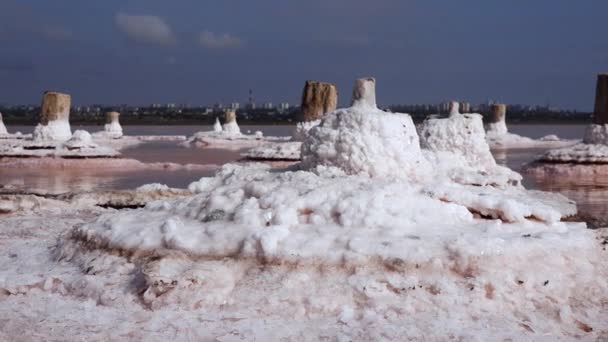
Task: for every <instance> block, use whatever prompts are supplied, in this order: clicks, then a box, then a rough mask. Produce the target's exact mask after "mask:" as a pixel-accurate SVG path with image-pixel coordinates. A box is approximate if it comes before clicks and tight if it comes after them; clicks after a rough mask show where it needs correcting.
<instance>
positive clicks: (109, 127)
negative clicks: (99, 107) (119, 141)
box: [104, 112, 122, 137]
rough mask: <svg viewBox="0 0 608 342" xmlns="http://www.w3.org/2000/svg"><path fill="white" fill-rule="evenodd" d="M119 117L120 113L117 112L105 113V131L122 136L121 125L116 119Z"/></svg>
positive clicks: (114, 135) (115, 135)
mask: <svg viewBox="0 0 608 342" xmlns="http://www.w3.org/2000/svg"><path fill="white" fill-rule="evenodd" d="M119 117H120V113H118V112H107V113H106V125H105V126H104V129H105V131H106V133H108V134H109V135H111V136H113V137H121V136H122V127H121V126H120V122H119V121H118V119H119Z"/></svg>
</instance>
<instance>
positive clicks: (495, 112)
mask: <svg viewBox="0 0 608 342" xmlns="http://www.w3.org/2000/svg"><path fill="white" fill-rule="evenodd" d="M506 116H507V105H505V104H502V103H494V104H492V105H491V106H490V114H489V115H488V116H487V117H486V118H485V121H486V125H485V126H486V131H487V132H488V134H495V135H502V134H506V133H507V132H508V131H507V124H506V122H505V118H506Z"/></svg>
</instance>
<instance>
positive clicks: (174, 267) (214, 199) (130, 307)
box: [0, 79, 608, 340]
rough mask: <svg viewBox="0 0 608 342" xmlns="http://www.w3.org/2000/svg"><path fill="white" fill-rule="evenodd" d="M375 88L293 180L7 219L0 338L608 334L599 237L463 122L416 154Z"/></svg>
mask: <svg viewBox="0 0 608 342" xmlns="http://www.w3.org/2000/svg"><path fill="white" fill-rule="evenodd" d="M373 86H374V82H373V80H371V79H362V80H360V81H359V82H358V83H357V87H356V88H355V94H356V95H355V101H353V104H354V105H353V106H352V107H351V108H347V109H341V110H337V111H334V112H332V113H329V114H328V115H327V116H326V117H325V118H324V119H323V120H322V121H321V123H320V124H319V125H318V126H317V127H314V128H312V129H311V131H310V134H309V135H308V136H307V138H306V139H305V140H304V142H303V147H302V154H303V159H304V162H303V164H302V165H300V167H299V168H293V169H292V170H291V171H284V172H276V171H273V170H271V169H270V168H269V167H268V166H265V165H262V164H251V165H227V166H225V167H223V168H222V170H221V171H220V172H218V173H217V175H216V176H215V177H210V178H202V179H201V180H199V181H197V182H194V183H192V184H191V185H190V191H192V192H193V193H194V194H193V195H190V196H185V197H183V196H182V194H178V195H179V196H180V197H178V198H165V199H161V200H159V201H156V202H152V203H148V204H147V205H146V207H145V208H141V209H136V210H128V211H116V210H112V209H102V208H98V207H94V208H92V207H89V206H87V205H88V203H89V202H90V200H87V201H85V200H75V202H73V203H69V204H64V203H63V202H59V201H50V200H40V199H31V200H29V199H28V200H23V201H21V202H20V203H21V204H20V205H19V206H17V207H11V208H10V210H11V212H12V213H13V214H11V216H8V217H4V218H3V217H2V216H0V220H2V224H3V226H5V227H10V228H8V229H4V230H3V231H2V232H0V234H2V236H3V238H4V241H6V242H7V246H8V248H7V250H6V254H4V255H2V256H0V265H2V266H3V267H0V288H1V289H2V292H0V293H1V295H2V296H3V298H4V299H3V300H2V301H0V320H1V321H2V322H5V323H4V327H3V329H2V331H1V333H0V334H2V335H0V336H1V337H3V338H4V339H7V340H10V339H12V338H13V337H15V336H19V334H21V332H22V331H24V329H27V331H28V332H30V333H32V334H36V336H44V337H45V338H47V339H66V338H74V339H91V338H92V339H152V340H155V339H165V338H172V339H175V338H176V337H178V339H180V338H189V339H195V340H201V339H202V340H204V339H217V340H235V339H245V340H253V339H259V340H281V339H286V340H289V339H291V340H299V339H311V340H322V339H336V340H403V339H416V340H444V339H456V340H458V339H461V340H471V339H478V340H504V339H512V340H537V339H550V340H559V339H575V338H585V339H590V340H593V339H598V340H601V339H605V338H606V337H608V317H606V315H604V314H603V313H604V312H606V310H607V309H608V298H607V293H608V284H607V283H606V279H608V277H607V275H608V270H607V266H606V263H605V257H606V251H604V250H602V248H604V249H605V246H602V244H605V243H608V242H607V241H608V240H606V235H607V234H606V232H605V231H603V230H597V231H592V230H587V229H586V228H585V225H584V224H582V223H567V222H562V221H561V219H562V218H564V217H566V216H570V215H572V214H574V213H575V212H576V208H575V206H574V204H573V203H571V202H570V201H568V200H567V199H565V198H564V197H562V196H559V195H553V194H548V193H542V192H535V191H528V190H526V189H524V188H523V187H522V186H521V185H519V182H518V177H517V176H518V175H517V174H515V173H513V172H512V171H509V170H507V169H504V168H500V167H498V166H496V165H495V163H494V162H493V159H490V158H491V156H490V157H488V155H487V154H486V151H489V148H488V146H487V144H486V143H485V139H484V135H483V127H482V128H481V130H479V127H480V126H479V125H481V123H480V120H479V118H478V117H477V116H475V115H460V114H454V115H452V116H450V117H449V118H446V119H435V120H433V121H429V122H427V123H425V125H426V128H425V130H423V132H425V133H422V136H421V140H422V148H421V145H420V143H419V142H418V135H417V133H416V130H415V129H414V127H413V125H411V118H410V117H409V116H408V115H407V114H394V113H385V112H382V111H379V110H378V109H377V108H376V107H375V101H374V100H373V96H372V95H373V92H372V89H373ZM366 114H367V115H366ZM451 125H457V126H462V127H466V128H468V129H470V130H469V131H467V130H465V131H462V130H450V129H448V128H449V127H450V126H451ZM426 133H429V134H430V135H429V136H427V135H426ZM393 140H394V141H393ZM399 146H401V148H399ZM373 163H381V165H370V164H373ZM143 190H148V191H150V190H153V191H166V189H164V188H162V187H159V186H151V187H149V189H148V188H146V189H143ZM171 196H172V194H171ZM99 202H100V201H99V200H94V201H93V203H99ZM0 208H2V203H1V202H0ZM54 208H56V209H54ZM8 210H9V208H8V207H7V211H8ZM19 210H23V211H27V212H28V213H29V216H28V217H27V218H26V217H21V216H19V215H20V214H18V213H19ZM61 232H66V234H65V235H62V236H61V237H60V238H59V239H58V240H56V238H57V234H59V233H61ZM23 236H25V237H29V236H35V237H36V238H37V239H33V238H32V239H28V238H23ZM51 246H53V247H54V248H52V249H49V247H51ZM83 327H84V328H83Z"/></svg>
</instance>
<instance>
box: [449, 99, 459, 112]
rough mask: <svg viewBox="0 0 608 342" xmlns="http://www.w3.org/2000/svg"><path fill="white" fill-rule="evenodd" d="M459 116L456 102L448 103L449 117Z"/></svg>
mask: <svg viewBox="0 0 608 342" xmlns="http://www.w3.org/2000/svg"><path fill="white" fill-rule="evenodd" d="M457 114H460V103H459V102H458V101H452V102H450V115H457Z"/></svg>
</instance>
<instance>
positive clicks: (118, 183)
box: [0, 124, 608, 218]
mask: <svg viewBox="0 0 608 342" xmlns="http://www.w3.org/2000/svg"><path fill="white" fill-rule="evenodd" d="M76 129H85V130H88V131H90V132H95V131H98V130H101V127H100V126H76V125H73V126H72V130H76ZM123 129H124V131H125V134H128V135H186V136H189V135H192V134H193V133H195V132H198V131H204V130H211V126H124V127H123ZM584 129H585V125H572V124H551V125H527V124H526V125H509V130H510V131H511V132H512V133H516V134H520V135H523V136H528V137H532V138H539V137H542V136H545V135H548V134H557V135H558V136H559V137H561V138H567V139H579V138H581V137H582V135H583V132H584ZM9 130H11V131H21V132H22V133H30V132H31V131H32V130H33V127H31V126H29V127H25V126H13V127H9ZM241 130H242V131H243V132H247V131H250V132H255V131H257V130H260V131H262V132H263V133H264V135H276V136H288V135H292V134H293V131H294V126H241ZM544 151H545V149H520V150H509V151H494V156H495V158H496V161H497V162H498V163H499V164H501V165H506V166H508V167H510V168H511V169H513V170H515V171H519V170H520V169H521V166H522V165H523V164H525V163H528V162H530V161H532V160H534V159H535V157H536V156H537V155H539V154H541V153H543V152H544ZM240 152H241V151H227V150H220V149H208V148H185V147H181V146H179V145H178V144H177V143H175V142H151V143H146V144H143V145H140V146H136V147H133V148H129V149H125V150H124V151H123V154H124V155H125V156H126V157H128V158H134V159H137V160H140V161H143V162H173V163H178V164H207V165H208V164H216V165H221V164H225V163H227V162H232V161H236V160H239V159H240ZM214 172H215V171H206V170H152V171H151V170H146V171H137V172H118V173H117V172H112V173H110V172H107V171H101V170H84V171H83V170H78V171H70V170H56V171H50V172H49V171H47V170H37V169H36V170H10V169H7V170H2V169H0V184H2V185H7V184H11V185H14V186H17V187H18V188H21V189H25V190H27V191H49V192H53V193H63V192H69V191H93V190H99V189H103V190H110V189H131V188H135V187H137V186H140V185H143V184H148V183H163V184H167V185H169V186H171V187H182V188H183V187H186V186H187V185H188V184H190V182H192V181H194V180H198V179H199V178H201V177H204V176H210V175H212V174H213V173H214ZM524 185H525V186H526V187H527V188H531V189H539V190H545V191H554V192H559V193H562V194H564V195H565V196H567V197H569V198H571V199H573V200H575V201H577V203H578V205H579V211H580V212H582V213H584V214H588V215H591V216H592V217H599V218H601V217H608V175H607V176H606V177H605V178H596V179H593V180H588V179H568V180H560V181H557V180H555V179H534V178H531V177H524Z"/></svg>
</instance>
